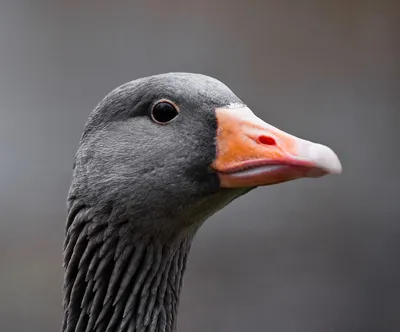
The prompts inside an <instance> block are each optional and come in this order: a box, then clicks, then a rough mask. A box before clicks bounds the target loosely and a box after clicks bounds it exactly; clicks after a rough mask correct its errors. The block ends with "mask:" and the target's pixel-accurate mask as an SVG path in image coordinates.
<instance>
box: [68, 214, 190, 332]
mask: <svg viewBox="0 0 400 332" xmlns="http://www.w3.org/2000/svg"><path fill="white" fill-rule="evenodd" d="M72 214H73V215H72V216H71V212H70V218H69V221H68V225H67V233H66V241H65V246H64V268H65V276H64V319H63V326H62V331H63V332H76V331H79V332H81V331H82V332H83V331H86V332H139V331H149V332H150V331H151V332H173V331H175V330H176V317H177V310H178V303H179V294H180V289H181V286H182V277H183V274H184V271H185V267H186V261H187V256H188V252H189V249H190V244H191V238H192V237H191V236H181V237H177V238H175V239H174V240H170V241H163V240H161V239H157V238H156V237H154V236H145V235H143V234H140V233H135V232H133V231H132V230H131V229H130V228H129V224H128V223H124V222H119V223H118V225H116V223H110V222H109V220H107V221H106V222H102V221H101V220H96V218H95V217H94V216H91V218H90V219H88V217H89V216H90V211H87V210H85V209H80V210H79V211H78V212H75V213H73V211H72Z"/></svg>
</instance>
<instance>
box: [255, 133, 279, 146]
mask: <svg viewBox="0 0 400 332" xmlns="http://www.w3.org/2000/svg"><path fill="white" fill-rule="evenodd" d="M258 140H259V142H260V143H261V144H265V145H276V141H275V139H274V138H273V137H271V136H264V135H261V136H260V137H259V138H258Z"/></svg>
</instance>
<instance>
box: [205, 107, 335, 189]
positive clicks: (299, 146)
mask: <svg viewBox="0 0 400 332" xmlns="http://www.w3.org/2000/svg"><path fill="white" fill-rule="evenodd" d="M216 116H217V122H218V131H217V157H216V159H215V161H214V162H213V164H212V165H211V167H212V168H213V169H214V170H215V171H217V173H218V175H219V178H220V183H221V187H224V188H240V187H256V186H264V185H270V184H275V183H280V182H285V181H290V180H294V179H299V178H305V177H320V176H323V175H326V174H339V173H341V171H342V166H341V164H340V161H339V159H338V157H337V156H336V154H335V153H334V152H333V151H332V150H331V149H330V148H328V147H327V146H324V145H321V144H316V143H313V142H310V141H306V140H303V139H301V138H298V137H295V136H292V135H290V134H287V133H285V132H283V131H281V130H279V129H278V128H275V127H273V126H271V125H269V124H267V123H265V122H264V121H262V120H261V119H260V118H258V117H257V116H255V115H254V113H253V112H252V111H251V110H250V109H249V108H247V107H242V108H218V109H216Z"/></svg>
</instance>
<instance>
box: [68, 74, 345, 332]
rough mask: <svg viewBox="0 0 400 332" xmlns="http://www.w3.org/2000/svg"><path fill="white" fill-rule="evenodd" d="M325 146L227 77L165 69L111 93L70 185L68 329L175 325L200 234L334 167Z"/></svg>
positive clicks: (134, 330) (118, 331) (162, 329)
mask: <svg viewBox="0 0 400 332" xmlns="http://www.w3.org/2000/svg"><path fill="white" fill-rule="evenodd" d="M341 169H342V166H341V163H340V161H339V159H338V157H337V155H336V154H335V153H334V152H333V151H332V150H331V149H330V148H328V147H327V146H324V145H321V144H316V143H312V142H310V141H307V140H303V139H300V138H298V137H295V136H293V135H290V134H288V133H285V132H284V131H282V130H279V129H278V128H275V127H273V126H272V125H270V124H267V123H266V122H264V121H263V120H261V119H260V118H258V117H257V116H256V115H255V114H254V113H253V112H252V111H251V110H250V109H249V108H248V107H247V106H246V105H245V104H244V103H243V102H242V101H241V100H240V99H239V98H238V97H237V96H236V95H235V94H234V93H233V92H232V91H231V90H230V89H229V88H228V87H227V86H226V85H224V84H223V83H222V82H220V81H218V80H217V79H215V78H211V77H208V76H205V75H202V74H192V73H166V74H159V75H154V76H149V77H144V78H140V79H136V80H134V81H131V82H129V83H126V84H123V85H121V86H120V87H118V88H116V89H115V90H113V91H112V92H110V93H109V94H108V95H107V96H106V97H105V98H104V99H103V100H102V101H101V102H100V103H99V104H98V106H97V107H96V108H95V109H94V110H93V111H92V113H91V114H90V116H89V119H88V120H87V123H86V126H85V129H84V132H83V134H82V136H81V139H80V143H79V147H78V151H77V153H76V156H75V161H74V165H73V174H72V182H71V186H70V189H69V192H68V198H67V208H68V216H67V221H66V230H65V242H64V249H63V266H64V282H63V321H62V331H63V332H139V331H149V332H174V331H176V326H177V312H178V304H179V295H180V291H181V287H182V281H183V275H184V272H185V267H186V262H187V259H188V254H189V250H190V246H191V243H192V240H193V237H194V236H195V234H196V231H197V230H198V229H199V227H200V226H201V225H202V224H203V222H204V221H205V220H206V219H207V218H208V217H210V216H211V215H212V214H214V213H215V212H216V211H218V210H220V209H221V208H223V207H224V206H226V205H227V204H229V203H230V202H231V201H233V200H234V199H236V198H238V197H239V196H242V195H244V194H246V193H247V192H249V191H250V190H253V189H255V188H257V187H259V186H266V185H272V184H277V183H282V182H285V181H291V180H295V179H300V178H317V177H321V176H324V175H326V174H338V173H340V172H341Z"/></svg>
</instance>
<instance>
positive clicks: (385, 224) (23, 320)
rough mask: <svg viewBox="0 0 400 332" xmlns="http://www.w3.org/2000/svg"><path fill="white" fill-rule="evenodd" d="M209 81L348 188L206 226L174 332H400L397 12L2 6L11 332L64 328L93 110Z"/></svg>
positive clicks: (307, 189)
mask: <svg viewBox="0 0 400 332" xmlns="http://www.w3.org/2000/svg"><path fill="white" fill-rule="evenodd" d="M168 71H190V72H200V73H204V74H208V75H211V76H214V77H216V78H218V79H220V80H222V81H223V82H225V83H226V84H227V85H228V86H229V87H231V88H232V90H233V91H234V92H236V94H237V95H238V96H240V97H241V98H242V99H243V100H244V101H245V102H246V103H247V104H248V106H249V107H250V108H252V109H253V111H254V112H255V113H256V114H257V115H259V116H260V117H262V118H263V119H264V120H266V121H267V122H269V123H271V124H273V125H275V126H277V127H279V128H281V129H283V130H285V131H288V132H290V133H292V134H295V135H297V136H300V137H303V138H307V139H310V140H313V141H317V142H320V143H324V144H327V145H329V146H331V147H332V148H333V149H334V150H335V151H336V152H337V153H338V155H339V156H340V158H341V161H342V163H343V166H344V173H343V174H342V175H341V176H330V177H326V178H323V179H320V180H300V181H295V182H290V183H286V184H282V185H278V186H272V187H269V188H262V189H258V190H255V191H253V192H252V193H250V194H248V195H247V196H244V197H242V198H240V199H238V200H237V201H235V202H234V203H233V204H231V205H230V206H228V207H227V208H225V209H224V210H223V211H221V212H219V213H218V214H216V215H215V216H213V217H212V218H210V219H209V220H208V221H207V223H206V224H205V225H204V226H203V227H202V229H201V230H200V232H199V234H198V236H197V237H196V240H195V243H194V245H193V247H192V252H191V256H190V259H189V263H188V271H187V274H186V279H185V286H184V290H183V294H182V299H181V303H180V315H179V324H178V327H179V329H178V330H179V331H191V332H200V331H226V332H236V331H273V332H291V331H295V332H297V331H300V332H314V331H316V332H336V331H340V332H347V331H356V332H358V331H361V332H364V331H365V332H369V331H371V332H376V331H379V332H389V331H390V332H391V331H393V332H394V331H400V261H399V254H400V201H399V186H400V176H399V164H400V148H399V144H400V139H399V135H398V134H399V128H400V126H399V125H400V113H399V107H400V84H399V83H400V80H399V79H400V3H399V2H398V1H384V0H383V1H368V0H366V1H356V0H348V1H343V0H336V1H334V0H327V1H298V2H296V1H291V2H288V1H280V2H279V1H269V0H264V1H256V0H248V1H238V0H234V1H229V2H228V1H222V0H216V1H215V0H203V1H200V0H199V1H169V2H167V1H161V0H148V1H143V2H138V1H110V0H108V1H105V0H97V1H94V0H89V1H85V2H83V1H82V2H81V1H73V0H71V1H65V0H64V1H62V0H59V1H45V0H25V1H20V0H15V1H11V0H10V1H4V0H3V1H1V2H0V116H1V117H0V211H1V215H0V218H1V219H0V331H2V332H8V331H10V332H28V331H29V332H32V331H41V332H53V331H59V330H60V321H61V283H62V273H63V271H62V267H61V261H62V253H61V247H62V241H63V232H64V223H65V217H66V207H65V198H66V194H67V190H68V187H69V181H70V177H71V169H72V163H73V158H74V154H75V150H76V148H77V144H78V141H79V138H80V135H81V132H82V130H83V127H84V124H85V121H86V119H87V117H88V115H89V113H90V111H91V110H92V109H93V108H94V107H95V106H96V104H97V103H98V102H99V101H100V100H101V98H103V96H104V95H105V94H107V93H108V92H109V91H110V90H111V89H113V88H114V87H116V86H118V85H120V84H122V83H125V82H127V81H130V80H132V79H135V78H138V77H141V76H147V75H151V74H156V73H161V72H168Z"/></svg>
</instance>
